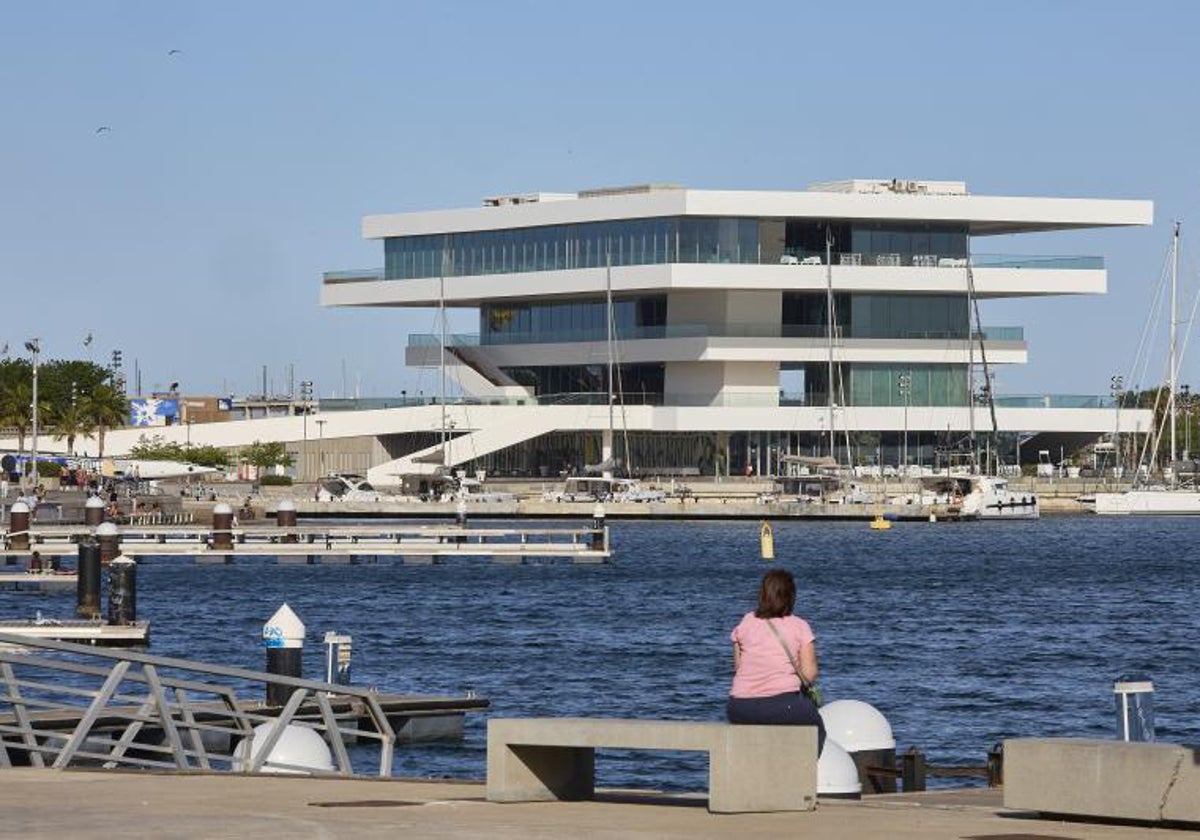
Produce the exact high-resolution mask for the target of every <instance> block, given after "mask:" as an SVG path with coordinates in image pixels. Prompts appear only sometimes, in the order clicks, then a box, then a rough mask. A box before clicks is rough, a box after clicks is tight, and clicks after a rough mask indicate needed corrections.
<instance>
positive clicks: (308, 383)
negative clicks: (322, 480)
mask: <svg viewBox="0 0 1200 840" xmlns="http://www.w3.org/2000/svg"><path fill="white" fill-rule="evenodd" d="M312 385H313V384H312V380H311V379H305V380H304V381H303V382H301V383H300V402H301V403H302V404H301V406H300V411H301V412H302V413H303V415H304V477H305V478H308V476H309V475H310V474H311V473H312V464H311V463H310V462H311V461H312V457H311V456H312V453H311V452H309V451H308V403H309V401H310V400H311V399H312Z"/></svg>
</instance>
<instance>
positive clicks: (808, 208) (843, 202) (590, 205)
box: [362, 188, 1154, 239]
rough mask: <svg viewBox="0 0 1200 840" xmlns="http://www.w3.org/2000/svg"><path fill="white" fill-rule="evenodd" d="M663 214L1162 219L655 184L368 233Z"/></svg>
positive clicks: (1041, 205)
mask: <svg viewBox="0 0 1200 840" xmlns="http://www.w3.org/2000/svg"><path fill="white" fill-rule="evenodd" d="M659 216H723V217H747V218H808V219H814V220H831V219H836V220H845V221H856V220H862V221H868V220H869V221H879V222H898V223H914V222H920V223H930V224H965V225H966V226H967V229H968V231H969V233H970V234H971V235H973V236H990V235H998V234H1012V233H1035V232H1046V231H1056V230H1075V229H1080V228H1101V227H1112V226H1123V225H1150V224H1153V222H1154V205H1153V202H1151V201H1144V200H1127V199H1092V198H1043V197H1023V196H987V195H932V194H908V193H900V194H897V193H886V192H885V193H853V192H849V193H847V192H826V191H819V190H800V191H781V190H691V189H683V188H668V189H655V190H650V191H646V192H640V193H628V194H626V193H623V194H616V195H602V196H594V197H588V198H574V199H572V198H567V199H561V200H555V201H531V202H525V203H518V204H509V205H504V206H488V207H472V208H465V209H458V210H434V211H427V212H419V213H393V214H384V215H371V216H366V217H364V218H363V222H362V233H363V236H364V237H365V238H367V239H385V238H388V237H393V236H422V235H429V234H438V233H458V232H468V231H488V230H503V229H507V228H525V227H541V226H545V225H563V224H580V223H585V222H600V221H611V220H616V219H638V218H653V217H659Z"/></svg>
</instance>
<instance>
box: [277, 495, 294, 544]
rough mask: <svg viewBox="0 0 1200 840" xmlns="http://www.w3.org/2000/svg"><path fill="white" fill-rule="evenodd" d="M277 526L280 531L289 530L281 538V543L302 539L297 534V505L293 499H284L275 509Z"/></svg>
mask: <svg viewBox="0 0 1200 840" xmlns="http://www.w3.org/2000/svg"><path fill="white" fill-rule="evenodd" d="M275 525H276V526H277V527H279V528H280V529H283V528H287V529H289V530H288V531H287V533H285V534H284V535H283V536H281V537H280V538H279V541H280V542H281V543H296V542H299V541H300V537H299V536H298V535H297V534H296V503H295V502H293V501H292V500H291V499H283V500H282V501H280V503H279V505H278V506H277V507H276V508H275Z"/></svg>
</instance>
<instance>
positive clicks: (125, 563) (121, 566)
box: [108, 554, 137, 627]
mask: <svg viewBox="0 0 1200 840" xmlns="http://www.w3.org/2000/svg"><path fill="white" fill-rule="evenodd" d="M108 623H109V624H111V625H113V626H115V627H125V626H128V625H130V624H135V623H137V563H135V562H134V561H133V560H131V559H130V558H128V557H126V556H125V555H123V554H121V555H117V556H116V557H114V558H113V560H112V562H111V563H109V564H108Z"/></svg>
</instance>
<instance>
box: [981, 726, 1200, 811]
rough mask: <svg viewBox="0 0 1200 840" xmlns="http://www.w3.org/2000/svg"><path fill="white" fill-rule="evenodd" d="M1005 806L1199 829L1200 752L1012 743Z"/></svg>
mask: <svg viewBox="0 0 1200 840" xmlns="http://www.w3.org/2000/svg"><path fill="white" fill-rule="evenodd" d="M1004 806H1005V807H1006V808H1013V809H1017V810H1025V811H1040V812H1043V813H1048V814H1065V815H1071V816H1081V817H1094V818H1103V819H1121V820H1144V821H1148V822H1160V821H1164V820H1167V821H1179V822H1200V750H1197V749H1196V748H1194V747H1184V746H1180V745H1177V744H1147V743H1127V742H1124V741H1093V740H1085V739H1080V738H1017V739H1013V740H1008V741H1005V742H1004Z"/></svg>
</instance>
